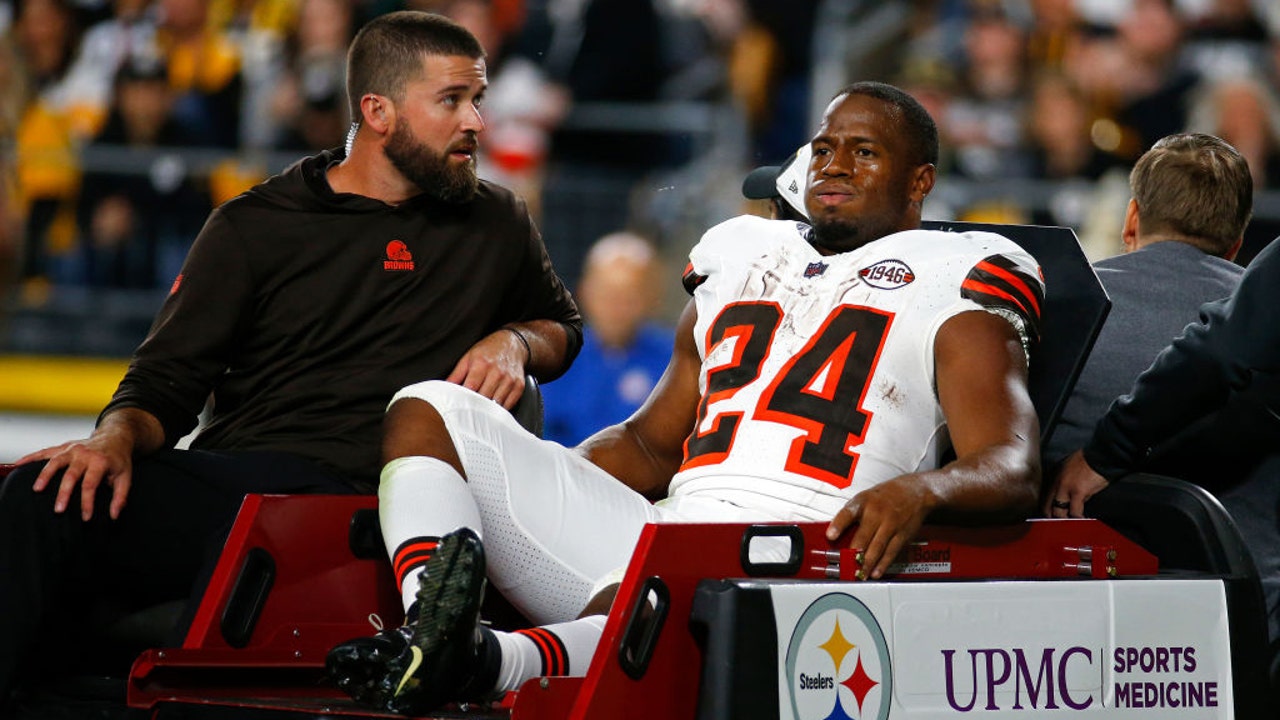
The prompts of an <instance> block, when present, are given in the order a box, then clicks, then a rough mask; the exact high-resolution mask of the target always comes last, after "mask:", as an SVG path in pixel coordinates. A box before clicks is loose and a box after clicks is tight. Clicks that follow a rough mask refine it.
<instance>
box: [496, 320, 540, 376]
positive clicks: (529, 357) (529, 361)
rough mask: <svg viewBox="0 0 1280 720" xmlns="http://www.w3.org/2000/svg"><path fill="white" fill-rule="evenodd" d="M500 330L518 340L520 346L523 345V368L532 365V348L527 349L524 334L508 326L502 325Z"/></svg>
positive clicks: (527, 342)
mask: <svg viewBox="0 0 1280 720" xmlns="http://www.w3.org/2000/svg"><path fill="white" fill-rule="evenodd" d="M502 329H503V330H506V331H507V332H510V333H511V334H513V335H515V336H516V337H518V338H520V344H521V345H524V353H525V356H526V359H525V361H524V366H525V367H529V366H530V365H532V364H533V348H531V347H529V341H528V340H526V339H525V337H524V333H522V332H520V331H519V330H517V329H515V328H513V327H511V326H510V325H503V326H502Z"/></svg>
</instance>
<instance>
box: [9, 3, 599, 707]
mask: <svg viewBox="0 0 1280 720" xmlns="http://www.w3.org/2000/svg"><path fill="white" fill-rule="evenodd" d="M347 77H348V87H347V91H348V95H349V99H350V108H351V113H352V117H353V118H354V122H353V123H352V129H351V132H350V133H349V136H348V143H347V148H345V150H343V149H340V150H333V151H326V152H322V153H320V154H319V155H316V156H314V157H309V158H306V159H303V160H302V161H300V162H299V163H297V164H295V165H294V166H292V167H291V168H289V169H287V170H285V171H284V172H283V173H281V174H280V175H278V176H275V177H272V178H270V179H268V180H267V181H265V182H264V183H262V184H261V185H258V186H257V187H254V188H253V189H251V190H249V191H248V192H246V193H244V194H243V195H240V196H239V197H237V198H234V199H232V200H231V201H229V202H227V203H226V204H224V205H223V206H221V207H219V208H217V209H216V210H214V211H213V213H212V214H211V215H210V217H209V219H208V221H207V223H206V224H205V226H204V228H203V229H202V230H201V232H200V234H199V236H198V237H197V238H196V240H195V243H194V245H193V246H192V248H191V251H190V254H189V255H188V257H187V259H186V261H185V263H184V265H183V268H182V271H181V274H179V275H178V277H177V278H176V279H175V280H174V282H173V288H172V290H171V291H170V293H169V297H168V299H167V300H166V301H165V303H164V305H163V307H162V308H161V309H160V312H159V315H158V317H157V318H156V321H155V324H154V326H153V327H152V329H151V332H150V334H149V335H148V337H147V338H146V340H145V341H144V342H143V343H142V345H141V346H140V347H139V348H138V350H137V352H136V353H135V354H134V357H133V361H132V364H131V365H130V368H129V371H128V373H127V374H126V375H125V377H124V379H123V380H122V381H121V383H120V386H119V388H118V389H117V391H116V393H115V395H114V397H113V398H112V399H111V401H110V403H109V404H108V405H107V407H106V409H105V410H104V411H103V413H102V415H101V416H100V418H99V420H98V424H97V427H96V429H95V430H94V431H93V433H92V435H91V436H90V437H89V438H87V439H84V440H79V441H73V442H69V443H65V444H63V445H59V446H56V447H52V448H46V449H44V450H40V451H37V452H33V453H31V454H30V455H28V456H27V457H25V458H22V459H21V460H20V461H19V462H20V463H21V464H22V467H20V468H18V469H17V470H15V471H14V472H13V473H11V474H10V475H9V477H8V478H7V479H6V481H5V482H4V484H3V485H2V486H0V577H3V578H4V581H3V582H2V583H0V706H3V705H4V702H5V700H6V698H7V697H8V695H9V690H10V689H11V688H13V687H15V686H20V685H22V684H23V683H22V679H21V678H20V677H19V674H18V673H19V670H20V669H22V670H24V671H26V670H30V669H31V666H32V663H30V662H29V661H28V660H29V658H30V657H31V654H32V648H33V646H34V645H35V644H36V642H37V641H38V640H40V639H41V638H44V637H47V635H46V633H47V632H48V631H49V629H50V628H51V627H52V626H53V623H54V621H55V620H56V619H59V618H66V617H75V618H76V624H77V625H80V624H82V623H83V622H84V618H85V617H88V616H91V615H90V614H89V613H86V612H85V610H84V608H83V605H84V603H85V599H86V593H85V592H84V588H93V589H94V593H92V594H91V596H90V600H91V601H96V600H99V599H104V600H107V599H109V600H110V601H111V603H112V604H113V605H114V606H115V607H117V608H124V609H125V610H129V609H133V608H138V607H146V606H150V605H154V604H156V603H158V602H163V601H169V600H174V599H181V598H186V597H188V596H192V597H198V594H199V593H200V592H201V591H202V589H203V586H204V582H203V580H202V578H203V577H204V576H205V574H206V573H207V572H208V568H209V566H210V565H211V560H210V559H211V558H216V556H217V553H218V551H219V549H220V548H221V546H222V543H223V540H224V538H225V533H226V531H227V529H228V528H229V527H230V525H231V523H232V521H233V520H234V518H235V515H236V512H237V510H238V509H239V507H240V503H241V500H242V498H243V497H244V495H245V494H246V493H251V492H252V493H306V492H323V493H357V492H371V491H373V489H374V488H375V487H376V486H377V483H378V473H379V470H380V468H381V459H380V448H379V445H380V437H381V423H382V417H383V412H384V410H385V408H386V406H387V403H388V402H389V401H390V399H391V397H392V396H393V395H394V394H395V392H396V391H397V390H399V389H400V388H402V387H404V386H406V385H410V384H413V383H416V382H419V381H422V380H425V379H430V378H435V379H441V380H446V381H448V382H452V383H456V384H458V385H461V386H464V387H466V388H468V389H470V390H474V391H476V392H478V393H480V394H481V395H483V396H485V397H487V398H489V399H491V400H493V401H495V402H497V403H498V404H500V405H503V406H505V407H508V408H510V407H512V406H513V405H514V404H515V403H516V401H517V400H518V399H519V397H520V395H521V393H522V392H523V388H524V378H525V375H526V374H532V375H534V376H535V377H537V378H538V379H540V380H543V381H546V380H551V379H553V378H554V377H556V376H558V375H559V374H560V373H561V372H563V371H564V369H565V368H566V367H567V366H568V364H569V363H570V362H571V361H572V359H573V357H574V355H576V353H577V351H578V348H579V347H580V345H581V341H582V321H581V318H580V317H579V314H578V310H577V307H576V306H575V305H574V302H573V299H572V298H571V297H570V295H569V293H568V291H567V290H566V289H565V287H564V285H563V283H562V282H561V281H560V279H559V278H558V277H557V275H556V273H555V271H554V270H553V269H552V267H551V263H550V260H549V259H548V257H547V253H546V250H545V248H544V246H543V243H542V239H541V237H540V235H539V234H538V231H537V230H536V228H535V227H534V225H533V221H532V220H531V219H530V217H529V213H528V210H527V209H526V207H525V204H524V202H523V201H521V200H520V199H519V198H517V197H516V196H514V195H513V194H512V193H511V192H509V191H508V190H505V189H503V188H501V187H498V186H496V185H493V184H490V183H488V182H485V181H481V180H478V179H477V177H476V170H475V160H476V158H475V154H476V150H477V147H478V145H477V139H478V136H479V135H480V132H481V131H482V130H483V129H484V122H483V120H482V119H481V116H480V112H479V105H480V100H481V98H482V96H483V94H484V90H485V86H486V85H487V79H486V71H485V60H484V52H483V50H482V49H481V46H480V44H479V43H478V42H477V41H476V39H475V37H474V36H472V35H471V34H470V33H469V32H467V31H466V30H465V29H463V28H462V27H461V26H459V25H456V24H454V23H453V22H451V21H448V20H446V19H444V18H442V17H439V16H436V15H431V14H427V13H420V12H398V13H390V14H387V15H383V16H381V17H379V18H377V19H375V20H373V21H372V22H370V23H369V24H368V25H366V26H365V27H364V28H363V29H362V30H361V31H360V33H359V34H358V35H357V36H356V38H355V39H354V40H353V42H352V46H351V48H350V52H349V55H348V72H347ZM210 398H212V402H211V411H210V414H209V416H208V421H207V423H205V425H204V427H203V428H202V429H201V430H200V432H199V433H198V435H197V436H196V438H195V440H194V441H193V442H192V443H191V445H190V449H188V450H176V449H174V446H175V443H176V442H177V441H178V440H179V439H180V438H182V437H183V436H185V435H186V434H188V433H189V432H190V431H191V430H192V429H193V428H195V427H196V426H197V419H198V416H199V415H200V413H201V411H202V409H203V408H205V406H206V401H207V400H209V399H210ZM104 588H119V589H121V590H120V592H119V593H118V594H119V595H120V597H112V598H100V597H99V596H101V595H104V594H105V593H104V592H101V591H102V589H104ZM68 609H74V612H68ZM181 630H182V628H181V627H178V628H175V631H181ZM77 632H80V630H77ZM82 637H83V636H78V638H77V639H78V641H81V642H83V640H82ZM77 652H78V653H79V652H80V650H79V649H78V650H77ZM34 675H35V673H33V676H34ZM42 675H43V676H44V677H47V669H44V670H42ZM0 714H2V713H0Z"/></svg>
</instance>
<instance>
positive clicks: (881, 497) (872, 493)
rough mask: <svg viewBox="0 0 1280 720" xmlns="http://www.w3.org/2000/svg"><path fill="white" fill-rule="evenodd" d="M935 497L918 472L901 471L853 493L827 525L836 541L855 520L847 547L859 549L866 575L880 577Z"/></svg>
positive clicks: (928, 511) (829, 536)
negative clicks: (900, 473) (910, 473)
mask: <svg viewBox="0 0 1280 720" xmlns="http://www.w3.org/2000/svg"><path fill="white" fill-rule="evenodd" d="M936 503H937V498H935V497H934V494H933V493H932V492H931V491H930V490H929V488H928V486H927V484H926V483H925V482H924V481H923V479H922V478H921V477H920V476H919V475H914V474H913V475H902V476H899V477H896V478H894V479H892V480H888V481H886V482H883V483H880V484H879V485H876V486H875V487H872V488H869V489H867V490H863V491H862V492H860V493H858V494H857V495H854V496H853V498H852V499H850V500H849V502H848V503H846V504H845V506H844V507H843V508H841V509H840V512H838V513H836V516H835V517H834V518H832V519H831V524H830V525H828V526H827V539H828V540H830V541H832V542H835V541H836V540H837V539H839V537H840V536H841V535H842V534H844V531H845V530H847V529H848V528H849V526H850V525H853V524H854V523H857V524H858V529H857V531H855V532H854V533H853V539H852V540H851V541H850V542H849V547H851V548H853V549H855V550H861V551H862V561H861V564H862V567H863V568H864V569H866V570H867V575H866V577H869V578H871V579H879V578H880V577H881V576H883V575H884V574H885V572H886V571H888V569H889V565H890V563H892V562H893V559H894V558H896V557H897V556H898V553H900V552H902V548H904V547H905V546H906V544H907V543H908V542H910V541H911V539H912V538H914V537H915V536H916V533H917V532H919V531H920V526H921V525H923V524H924V521H925V518H926V517H928V515H929V513H930V512H931V511H932V510H933V507H934V505H936Z"/></svg>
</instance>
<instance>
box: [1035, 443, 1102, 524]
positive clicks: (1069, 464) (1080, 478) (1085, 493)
mask: <svg viewBox="0 0 1280 720" xmlns="http://www.w3.org/2000/svg"><path fill="white" fill-rule="evenodd" d="M1109 484H1110V483H1108V482H1107V479H1106V478H1104V477H1102V476H1101V475H1099V474H1098V473H1096V472H1094V470H1093V468H1091V467H1089V463H1088V462H1087V461H1086V460H1085V459H1084V453H1083V452H1081V451H1079V450H1077V451H1075V452H1074V453H1072V454H1071V455H1070V456H1069V457H1068V458H1067V459H1066V461H1065V462H1063V463H1062V469H1061V470H1059V471H1058V476H1057V477H1056V478H1054V480H1053V487H1051V488H1049V492H1048V493H1047V494H1046V495H1045V496H1044V505H1043V508H1042V509H1043V510H1044V514H1045V517H1054V518H1064V517H1073V518H1080V517H1084V504H1085V502H1086V501H1087V500H1088V499H1089V498H1091V497H1093V496H1094V495H1097V494H1098V493H1099V492H1101V491H1102V490H1103V489H1105V488H1106V487H1107V485H1109Z"/></svg>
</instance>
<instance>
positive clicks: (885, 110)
mask: <svg viewBox="0 0 1280 720" xmlns="http://www.w3.org/2000/svg"><path fill="white" fill-rule="evenodd" d="M898 121H899V118H898V112H897V109H896V108H895V107H894V106H893V105H891V104H889V103H887V102H885V101H883V100H879V99H877V98H873V97H870V96H867V95H842V96H840V97H837V98H836V99H835V100H833V101H832V103H831V105H830V106H828V107H827V112H826V114H825V115H824V116H823V120H822V125H821V126H820V127H819V128H818V133H817V135H816V136H815V137H814V139H813V141H812V143H811V145H812V148H813V159H812V160H811V161H810V164H809V176H808V177H809V185H808V189H807V190H806V193H805V205H806V207H807V208H808V210H809V217H810V218H811V219H812V221H813V226H814V230H815V233H816V235H817V244H818V245H820V246H821V247H823V248H825V249H827V250H832V251H837V252H839V251H845V250H851V249H854V248H857V247H860V246H862V245H864V244H866V243H868V242H871V241H872V240H876V239H878V238H881V237H883V236H885V235H888V234H890V233H893V232H897V231H898V230H905V229H908V228H909V227H910V226H911V224H910V222H909V218H910V217H911V216H910V214H909V210H910V206H911V200H912V197H911V190H912V179H913V177H914V175H915V171H916V169H917V166H916V165H913V164H912V158H913V156H914V153H912V152H910V148H908V147H907V146H906V145H907V142H906V139H905V138H904V137H903V136H902V133H901V132H900V131H899V130H898V129H897V127H896V125H897V123H898Z"/></svg>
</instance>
